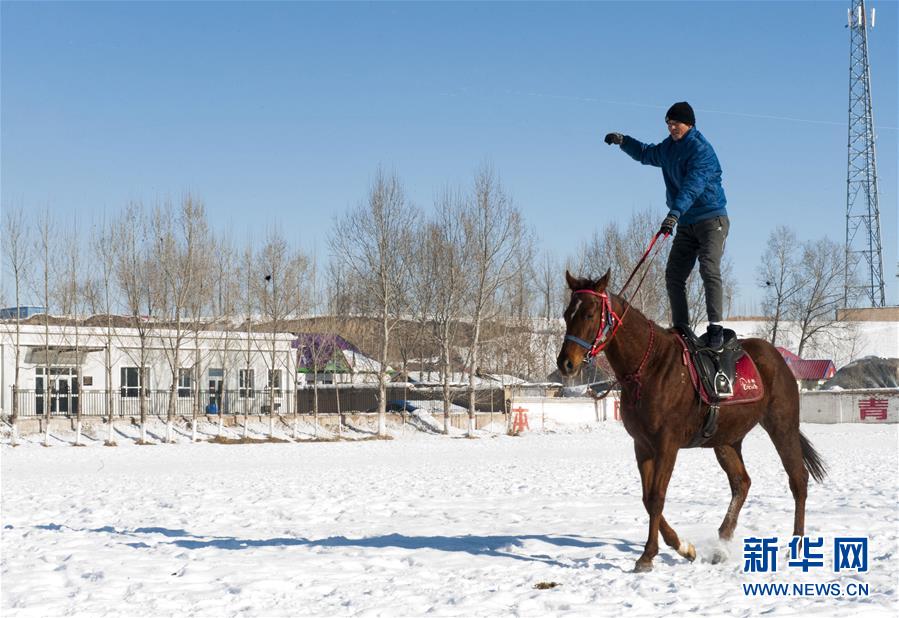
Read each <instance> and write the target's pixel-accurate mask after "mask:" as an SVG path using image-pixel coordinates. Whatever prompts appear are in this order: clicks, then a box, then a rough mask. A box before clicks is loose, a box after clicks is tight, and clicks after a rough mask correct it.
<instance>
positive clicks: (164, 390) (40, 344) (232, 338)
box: [0, 318, 296, 417]
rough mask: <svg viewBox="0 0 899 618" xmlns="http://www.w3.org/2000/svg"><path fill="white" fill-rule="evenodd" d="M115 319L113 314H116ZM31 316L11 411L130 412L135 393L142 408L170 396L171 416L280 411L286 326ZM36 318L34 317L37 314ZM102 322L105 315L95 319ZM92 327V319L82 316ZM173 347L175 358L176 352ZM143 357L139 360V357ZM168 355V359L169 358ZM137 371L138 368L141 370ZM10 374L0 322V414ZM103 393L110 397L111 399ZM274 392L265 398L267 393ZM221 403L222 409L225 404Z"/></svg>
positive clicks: (284, 399)
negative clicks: (275, 329)
mask: <svg viewBox="0 0 899 618" xmlns="http://www.w3.org/2000/svg"><path fill="white" fill-rule="evenodd" d="M117 319H118V320H119V321H121V318H117ZM34 320H35V318H32V320H31V321H29V323H28V324H22V325H21V327H20V336H19V384H18V392H19V395H18V397H19V414H20V416H23V417H24V416H31V415H42V414H43V413H44V411H45V410H49V411H50V413H51V414H67V413H69V414H70V413H73V412H75V411H77V410H78V409H79V407H80V410H81V411H82V413H83V414H86V415H97V416H101V415H104V414H106V411H107V410H108V405H109V403H110V402H112V405H113V410H114V413H115V414H116V415H131V414H133V413H134V412H135V411H136V410H137V409H138V407H139V405H138V402H139V398H140V394H141V393H142V392H143V394H144V397H145V398H146V399H147V400H148V401H149V402H150V405H151V407H152V410H151V413H153V414H159V413H160V408H161V409H162V410H163V413H164V410H165V409H166V406H167V404H168V401H169V398H170V396H171V395H172V394H174V395H175V397H176V398H177V403H176V408H177V413H178V414H179V415H184V414H191V413H192V412H193V410H194V408H199V409H200V410H201V411H204V412H217V411H219V410H222V411H226V412H227V411H231V412H239V413H244V412H246V413H251V414H259V413H267V411H268V410H270V409H272V408H270V407H269V406H270V405H272V404H273V409H274V410H275V411H276V412H277V411H283V412H286V411H287V408H288V407H289V403H290V402H292V401H293V396H292V395H293V392H294V389H295V383H296V350H295V349H294V348H293V347H292V345H291V344H292V343H293V341H294V336H293V335H292V334H290V333H265V332H251V333H249V334H248V333H247V332H246V331H243V332H241V331H238V330H228V331H226V330H183V331H181V333H180V335H179V333H178V331H176V330H175V329H166V328H156V327H152V326H151V325H150V324H147V325H146V328H144V327H142V328H140V329H138V328H127V327H122V326H115V327H112V329H111V332H107V328H106V327H105V326H98V325H92V326H84V325H80V326H78V327H77V328H76V327H75V326H74V325H72V324H61V323H60V322H62V321H61V320H60V319H58V318H51V320H52V321H54V322H57V324H51V325H50V327H49V329H48V332H45V327H44V326H43V324H40V323H35V321H34ZM37 320H40V318H37ZM104 320H105V318H104ZM87 323H88V324H96V323H97V322H96V318H95V319H93V320H88V321H87ZM176 350H177V356H176ZM142 358H143V361H142V360H141V359H142ZM176 358H177V364H176ZM141 366H143V367H144V371H143V372H141V371H140V367H141ZM15 375H16V325H15V322H14V321H11V320H5V321H2V322H0V414H2V415H4V416H8V415H9V414H11V412H12V397H13V387H14V386H15ZM110 394H111V396H110ZM272 398H273V401H270V399H272ZM229 408H230V409H229Z"/></svg>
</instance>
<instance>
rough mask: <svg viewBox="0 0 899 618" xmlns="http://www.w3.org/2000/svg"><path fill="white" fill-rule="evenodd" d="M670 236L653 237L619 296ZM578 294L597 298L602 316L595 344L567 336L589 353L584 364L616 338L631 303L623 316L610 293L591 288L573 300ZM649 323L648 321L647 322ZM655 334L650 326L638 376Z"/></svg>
mask: <svg viewBox="0 0 899 618" xmlns="http://www.w3.org/2000/svg"><path fill="white" fill-rule="evenodd" d="M668 236H669V234H664V235H663V234H662V232H658V233H656V235H655V236H653V238H652V241H651V242H650V243H649V247H647V248H646V251H645V252H644V253H643V257H641V258H640V261H639V262H637V265H636V266H634V269H633V270H632V271H631V274H630V276H629V277H628V278H627V281H625V283H624V286H622V288H621V291H620V292H619V295H621V294H624V290H625V289H627V286H628V285H629V284H630V282H631V280H632V279H633V278H634V275H635V274H637V271H638V270H639V269H640V267H641V266H643V263H644V262H646V257H647V256H648V255H649V253H650V252H651V251H652V248H653V246H654V245H655V244H656V241H657V240H658V239H659V237H662V238H668ZM661 246H662V245H659V249H661ZM659 249H656V252H655V253H653V254H652V257H651V258H649V262H647V264H646V265H647V268H646V271H645V272H644V273H643V276H642V277H640V281H638V282H637V287H636V288H634V292H633V294H631V299H633V298H634V296H635V295H636V294H637V292H638V291H639V290H640V286H642V285H643V280H644V279H646V275H647V273H648V272H649V264H650V263H652V261H653V260H654V259H655V258H656V256H657V255H658V254H659ZM578 294H589V295H591V296H595V297H597V298H598V299H599V305H600V316H599V326H598V327H597V329H596V336H595V337H594V338H593V343H588V342H587V341H584V340H583V339H581V338H580V337H575V336H574V335H569V334H566V335H565V341H572V342H574V343H576V344H577V345H579V346H580V347H582V348H584V349H585V350H586V351H587V353H586V354H585V356H584V362H589V361H591V360H593V358H594V357H595V356H596V355H597V354H599V353H600V352H602V351H603V349H605V347H606V346H607V345H609V342H610V341H611V340H612V338H613V337H614V336H615V333H617V332H618V329H619V328H620V327H621V325H622V324H623V323H624V318H625V316H626V315H627V312H628V310H630V308H631V304H630V302H625V303H624V311H623V312H622V313H621V316H620V317H619V315H618V314H617V313H615V310H614V309H613V308H612V301H611V300H609V294H608V292H605V291H602V292H597V291H596V290H591V289H589V288H585V289H582V290H574V291H572V292H571V296H572V299H573V298H574V297H575V296H576V295H578ZM647 321H648V320H647ZM652 335H653V332H652V325H651V324H650V339H649V348H648V349H647V350H646V354H644V356H643V361H642V362H641V363H640V369H638V374H639V372H640V370H642V368H643V365H644V364H645V363H646V359H647V357H648V356H649V351H650V350H651V349H652V343H653V337H652Z"/></svg>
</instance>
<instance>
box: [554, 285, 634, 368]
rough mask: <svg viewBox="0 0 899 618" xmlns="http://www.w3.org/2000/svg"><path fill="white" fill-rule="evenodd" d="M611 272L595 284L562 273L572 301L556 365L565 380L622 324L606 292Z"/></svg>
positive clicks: (569, 303) (600, 347) (602, 345)
mask: <svg viewBox="0 0 899 618" xmlns="http://www.w3.org/2000/svg"><path fill="white" fill-rule="evenodd" d="M610 273H611V270H607V271H606V274H605V275H603V276H602V277H600V278H599V279H597V280H595V281H594V280H592V279H582V278H578V277H573V276H572V275H571V273H569V272H568V271H567V270H566V271H565V279H566V280H567V281H568V288H569V289H570V290H571V300H570V301H569V302H568V307H567V308H566V309H565V314H564V317H565V340H564V341H563V342H562V350H561V351H560V352H559V358H558V360H557V362H556V364H557V365H558V367H559V373H561V374H562V375H563V376H565V377H568V376H572V375H575V374H576V373H578V372H579V371H580V370H581V368H582V367H583V366H584V363H585V362H587V361H589V360H591V359H592V358H593V357H594V356H596V355H597V354H598V353H599V352H600V351H601V350H602V349H603V348H604V347H605V346H606V345H607V344H608V342H609V340H611V338H612V336H613V335H614V334H615V331H616V330H617V329H618V326H619V325H620V324H621V319H620V318H619V317H618V315H617V314H616V313H615V311H614V310H613V309H612V305H611V302H610V301H609V295H608V293H607V292H606V288H607V286H608V283H609V276H610Z"/></svg>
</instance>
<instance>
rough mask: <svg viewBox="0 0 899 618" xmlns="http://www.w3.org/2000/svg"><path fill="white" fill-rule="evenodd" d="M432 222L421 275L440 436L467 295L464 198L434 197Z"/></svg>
mask: <svg viewBox="0 0 899 618" xmlns="http://www.w3.org/2000/svg"><path fill="white" fill-rule="evenodd" d="M434 212H435V215H434V219H433V220H432V221H431V222H430V223H429V224H428V225H427V227H426V229H425V237H426V240H425V242H424V249H425V254H424V262H423V263H422V267H421V272H422V273H424V274H425V275H426V284H427V285H429V286H430V291H429V293H428V297H429V298H430V299H431V300H432V302H431V316H430V317H431V336H432V338H433V340H434V342H435V343H436V344H437V345H438V346H439V348H440V358H441V362H440V368H441V369H440V377H441V382H442V386H443V433H445V434H448V433H449V426H450V408H451V406H452V396H453V393H452V391H451V387H450V383H451V382H452V378H453V365H452V348H453V346H454V345H456V344H457V338H458V335H457V331H458V328H459V324H460V320H461V318H462V312H463V311H464V307H465V303H464V301H465V298H466V296H467V293H466V292H467V287H466V286H467V284H469V283H470V280H469V279H468V278H467V277H466V276H465V226H464V225H463V218H464V214H465V199H464V197H463V196H462V194H461V193H460V192H459V191H454V190H450V189H446V190H444V192H443V193H442V194H441V195H440V196H438V198H437V200H436V203H435V204H434Z"/></svg>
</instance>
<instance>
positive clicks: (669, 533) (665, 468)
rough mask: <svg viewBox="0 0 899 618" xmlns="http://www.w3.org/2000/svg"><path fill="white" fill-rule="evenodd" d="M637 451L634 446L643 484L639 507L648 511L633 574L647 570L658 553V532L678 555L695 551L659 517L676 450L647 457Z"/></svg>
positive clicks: (692, 557) (645, 454)
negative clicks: (643, 542)
mask: <svg viewBox="0 0 899 618" xmlns="http://www.w3.org/2000/svg"><path fill="white" fill-rule="evenodd" d="M642 455H643V457H642V458H641V453H640V452H639V449H638V454H637V465H638V466H639V468H640V479H641V480H642V483H643V506H645V507H646V512H647V513H649V536H648V538H647V539H646V546H645V547H644V548H643V555H641V556H640V558H639V559H638V560H637V563H636V565H634V571H635V572H637V573H641V572H645V571H651V570H652V560H653V558H655V557H656V555H657V554H658V553H659V532H660V531H661V532H662V536H663V537H664V539H665V542H666V543H668V545H670V546H671V547H673V548H675V549H676V550H677V551H678V553H679V554H681V555H682V556H684V557H685V558H688V559H690V560H693V559H694V558H695V557H696V550H695V549H694V548H693V546H692V545H691V544H689V543H685V544H683V545H682V544H681V542H680V539H679V538H678V536H677V533H676V532H674V530H673V529H672V528H671V526H669V525H668V522H666V521H665V518H664V517H662V509H663V508H664V506H665V493H666V492H667V491H668V482H669V481H670V480H671V472H672V471H673V470H674V461H675V459H676V458H677V449H671V450H670V451H662V452H660V453H658V454H657V455H656V456H655V457H649V456H648V454H647V453H642Z"/></svg>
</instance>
